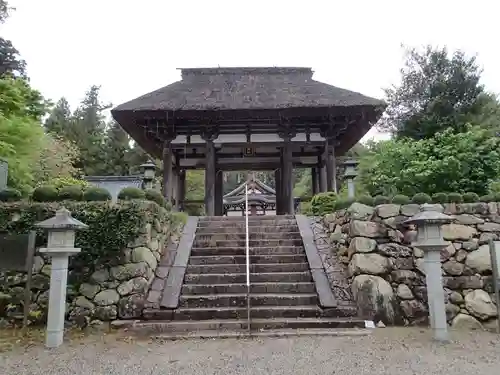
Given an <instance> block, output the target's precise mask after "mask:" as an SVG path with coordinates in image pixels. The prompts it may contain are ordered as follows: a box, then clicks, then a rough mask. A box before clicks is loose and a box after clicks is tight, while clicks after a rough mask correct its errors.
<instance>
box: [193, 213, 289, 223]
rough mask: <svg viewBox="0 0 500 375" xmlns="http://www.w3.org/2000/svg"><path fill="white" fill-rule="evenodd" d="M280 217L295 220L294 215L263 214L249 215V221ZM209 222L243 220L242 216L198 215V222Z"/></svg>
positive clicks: (278, 218) (279, 218)
mask: <svg viewBox="0 0 500 375" xmlns="http://www.w3.org/2000/svg"><path fill="white" fill-rule="evenodd" d="M282 219H293V220H295V215H265V216H249V217H248V221H249V222H255V221H266V220H282ZM207 221H208V222H210V221H224V222H238V221H241V222H245V217H244V216H200V218H199V222H201V223H204V222H207Z"/></svg>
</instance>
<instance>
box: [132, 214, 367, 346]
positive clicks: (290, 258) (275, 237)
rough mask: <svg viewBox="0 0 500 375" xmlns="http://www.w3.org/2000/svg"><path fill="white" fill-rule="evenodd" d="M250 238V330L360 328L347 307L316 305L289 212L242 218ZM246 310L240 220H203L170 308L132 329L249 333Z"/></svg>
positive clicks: (280, 331)
mask: <svg viewBox="0 0 500 375" xmlns="http://www.w3.org/2000/svg"><path fill="white" fill-rule="evenodd" d="M249 242H250V254H251V256H250V272H251V274H250V282H251V287H250V315H251V316H250V317H251V326H250V329H251V331H252V332H256V333H257V334H262V333H266V334H269V333H275V334H278V335H286V334H287V333H291V332H290V330H294V331H295V333H296V331H297V330H302V329H307V331H308V333H311V332H313V333H316V334H328V333H333V332H336V333H341V331H342V332H343V331H345V330H346V329H351V331H352V329H353V328H361V329H364V328H365V321H364V320H362V319H357V318H356V317H355V316H356V309H355V307H354V306H353V305H352V304H344V305H342V304H340V305H338V306H336V307H334V308H328V309H323V308H321V307H320V301H319V298H318V291H317V287H316V284H315V282H314V279H313V275H312V273H311V270H310V265H309V262H308V257H307V256H306V251H305V249H304V243H303V239H302V236H301V233H300V231H299V228H298V225H297V221H296V219H295V217H294V216H261V217H251V218H249ZM179 250H182V249H179ZM164 293H169V291H168V288H165V290H164ZM167 297H168V296H167ZM247 311H248V310H247V286H246V257H245V219H244V217H205V218H200V219H199V221H198V225H197V228H196V232H195V235H194V240H193V242H192V247H191V251H190V254H189V260H188V264H187V267H186V268H185V274H184V278H183V284H182V289H181V290H180V297H179V298H178V306H177V308H175V309H161V308H160V309H156V310H154V311H153V310H152V311H149V312H148V313H147V314H146V316H148V317H149V319H151V320H150V321H143V322H141V323H138V324H136V328H141V329H149V330H150V331H151V332H157V333H158V332H161V333H163V334H164V335H165V334H166V335H169V334H170V335H178V334H179V333H183V332H184V333H187V334H189V333H192V334H195V335H196V336H214V335H215V336H221V335H229V336H232V335H239V334H243V333H246V332H247V331H248V319H247ZM325 330H326V331H325ZM214 333H215V334H214Z"/></svg>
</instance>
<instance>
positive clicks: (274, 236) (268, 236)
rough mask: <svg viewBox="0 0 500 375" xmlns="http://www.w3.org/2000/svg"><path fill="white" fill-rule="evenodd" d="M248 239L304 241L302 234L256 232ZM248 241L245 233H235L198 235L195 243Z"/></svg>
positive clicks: (250, 234)
mask: <svg viewBox="0 0 500 375" xmlns="http://www.w3.org/2000/svg"><path fill="white" fill-rule="evenodd" d="M248 238H249V240H250V241H252V240H266V241H267V240H282V239H302V237H301V236H300V232H256V233H249V234H248ZM245 239H246V233H245V232H233V233H219V232H217V233H198V232H197V233H196V237H195V241H196V240H199V241H226V240H227V241H232V240H236V241H241V240H243V241H244V240H245Z"/></svg>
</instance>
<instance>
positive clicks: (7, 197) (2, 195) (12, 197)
mask: <svg viewBox="0 0 500 375" xmlns="http://www.w3.org/2000/svg"><path fill="white" fill-rule="evenodd" d="M21 197H22V195H21V192H20V191H19V190H17V189H12V188H5V189H3V190H0V202H15V201H19V200H21Z"/></svg>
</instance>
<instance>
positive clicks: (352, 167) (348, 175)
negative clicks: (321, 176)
mask: <svg viewBox="0 0 500 375" xmlns="http://www.w3.org/2000/svg"><path fill="white" fill-rule="evenodd" d="M358 164H359V163H358V161H357V160H355V159H346V160H345V161H344V163H343V165H344V179H345V180H346V181H347V197H348V198H354V196H355V195H356V192H355V188H354V178H355V177H356V176H357V175H358V172H357V171H356V167H357V166H358Z"/></svg>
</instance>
